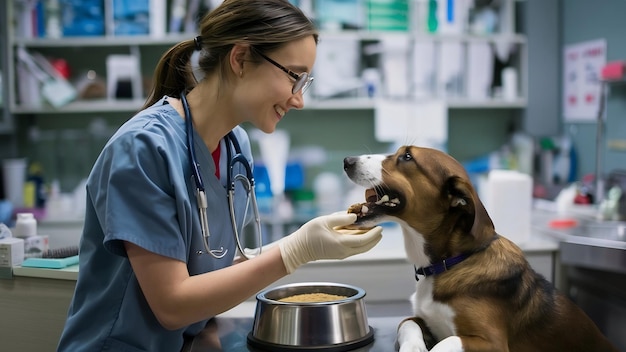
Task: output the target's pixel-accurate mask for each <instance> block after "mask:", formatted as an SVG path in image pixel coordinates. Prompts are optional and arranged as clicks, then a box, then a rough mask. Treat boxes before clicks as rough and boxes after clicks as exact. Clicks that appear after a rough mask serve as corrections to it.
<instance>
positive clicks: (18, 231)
mask: <svg viewBox="0 0 626 352" xmlns="http://www.w3.org/2000/svg"><path fill="white" fill-rule="evenodd" d="M13 235H15V237H19V238H28V237H31V236H36V235H37V219H35V216H34V215H33V213H17V219H16V221H15V231H13Z"/></svg>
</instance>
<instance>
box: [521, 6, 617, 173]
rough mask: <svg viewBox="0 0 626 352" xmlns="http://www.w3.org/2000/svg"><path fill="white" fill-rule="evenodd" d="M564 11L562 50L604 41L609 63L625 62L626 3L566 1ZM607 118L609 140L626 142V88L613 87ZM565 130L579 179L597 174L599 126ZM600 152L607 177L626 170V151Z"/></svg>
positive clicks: (572, 125) (575, 126)
mask: <svg viewBox="0 0 626 352" xmlns="http://www.w3.org/2000/svg"><path fill="white" fill-rule="evenodd" d="M600 4H601V5H600ZM561 8H562V16H561V17H562V27H561V28H562V29H561V31H562V44H563V46H565V45H568V44H574V43H579V42H584V41H588V40H595V39H601V38H604V39H606V42H607V62H609V61H614V60H626V41H625V40H624V33H626V21H624V14H626V1H623V0H601V1H589V0H565V1H563V5H562V7H561ZM531 69H532V68H531ZM606 118H607V121H606V140H607V141H608V140H626V87H624V86H612V87H611V89H610V95H609V98H608V102H607V107H606ZM563 130H564V131H566V132H567V133H570V134H571V135H572V137H573V141H574V145H575V147H576V149H577V151H578V155H579V167H578V170H579V175H584V174H588V173H594V170H595V162H596V158H595V143H596V142H595V137H596V123H595V122H594V123H565V124H564V129H563ZM601 149H602V153H603V155H604V160H603V164H604V167H603V171H604V172H605V173H608V172H609V171H611V170H613V169H626V152H625V151H618V150H613V149H610V148H608V147H607V145H606V143H605V144H604V145H603V146H602V148H601Z"/></svg>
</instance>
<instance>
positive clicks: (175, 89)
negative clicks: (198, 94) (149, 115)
mask: <svg viewBox="0 0 626 352" xmlns="http://www.w3.org/2000/svg"><path fill="white" fill-rule="evenodd" d="M194 50H196V43H195V41H194V39H189V40H185V41H183V42H180V43H178V44H176V45H174V46H173V47H171V48H170V49H169V50H168V51H167V52H165V54H163V56H161V59H160V60H159V62H158V63H157V66H156V68H155V70H154V75H153V82H152V87H151V88H150V93H149V94H148V98H147V99H146V102H145V103H144V106H143V107H142V109H145V108H148V107H150V106H152V105H153V104H154V103H156V102H157V101H159V99H161V98H162V97H163V96H164V95H167V96H170V97H175V98H178V97H180V93H181V92H182V91H183V90H184V91H185V92H187V91H189V90H190V89H191V88H193V87H194V86H195V85H196V80H195V78H194V76H193V72H192V67H191V64H190V62H189V59H190V57H191V55H192V54H193V52H194Z"/></svg>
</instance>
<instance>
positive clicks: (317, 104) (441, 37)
mask: <svg viewBox="0 0 626 352" xmlns="http://www.w3.org/2000/svg"><path fill="white" fill-rule="evenodd" d="M13 1H14V0H9V1H7V2H6V10H7V11H6V13H7V14H8V17H9V18H14V17H12V16H14V13H13V6H12V4H13ZM417 1H422V0H411V3H416V2H417ZM507 1H511V2H512V3H513V4H514V3H516V2H519V1H520V0H507ZM508 8H509V10H508V11H509V12H510V13H508V14H506V16H508V17H509V18H514V11H515V6H508ZM503 33H504V34H493V35H481V36H479V35H471V34H432V35H431V34H425V33H417V32H416V31H415V30H409V31H408V32H400V31H368V30H346V31H323V32H322V34H321V37H322V38H325V39H333V38H350V39H354V40H358V41H368V42H372V41H374V42H375V41H378V40H381V39H383V38H389V37H402V38H408V40H410V41H412V42H424V41H429V42H433V43H435V44H440V43H460V44H461V45H463V46H464V49H463V50H465V51H467V46H468V45H470V44H472V43H488V44H496V43H507V44H512V45H515V46H517V48H518V51H517V53H516V66H517V67H516V69H517V72H518V76H519V89H518V90H519V93H520V94H519V95H520V97H519V98H517V99H514V100H503V99H499V98H498V99H496V98H487V99H480V100H474V99H469V98H464V97H454V98H443V99H444V100H445V102H446V104H447V106H448V108H450V109H523V108H525V106H526V103H527V101H526V96H527V94H526V87H527V81H526V72H527V70H528V67H527V59H526V56H527V53H526V46H527V43H526V37H525V36H524V35H522V34H519V33H515V32H514V31H513V30H512V29H507V30H505V31H503ZM508 33H510V34H508ZM190 37H191V35H190V34H167V35H165V36H163V37H156V38H155V37H151V36H149V35H140V36H111V35H105V36H101V37H66V38H59V39H49V38H19V37H16V35H15V32H14V30H13V28H11V27H9V28H8V35H7V44H8V45H7V53H8V55H7V56H8V57H14V55H15V50H16V48H18V47H23V48H26V49H27V50H33V51H41V52H44V53H53V54H55V55H57V56H59V57H63V55H64V54H65V55H67V52H68V50H70V49H71V50H72V52H71V56H72V57H74V56H76V57H78V55H82V54H81V53H85V52H89V51H94V50H100V52H106V51H107V50H109V51H111V52H120V51H122V52H123V51H127V52H129V53H137V54H138V55H140V56H141V60H142V65H143V66H144V67H142V70H145V69H152V67H154V64H156V61H157V60H158V58H157V57H154V55H146V54H144V51H146V50H151V51H152V52H163V51H164V50H166V49H167V48H168V47H170V46H171V45H174V44H175V43H178V42H180V41H182V40H187V39H189V38H190ZM98 59H99V60H104V58H98ZM147 59H150V60H152V61H153V63H152V62H151V63H146V64H144V63H143V60H147ZM74 60H76V58H74ZM80 64H82V65H88V64H91V63H86V62H78V63H77V65H80ZM95 64H97V63H94V65H95ZM99 65H100V66H103V64H101V63H100V64H99ZM14 66H15V65H14V60H10V62H9V64H8V68H7V71H8V72H6V74H5V76H6V78H5V81H6V83H5V87H7V88H9V89H8V90H9V94H8V97H7V98H8V101H7V104H6V105H8V109H9V112H10V113H11V114H13V115H40V114H43V115H47V114H55V113H69V114H80V113H107V112H112V113H115V112H131V111H136V110H138V109H139V108H140V107H141V106H142V104H143V101H142V99H128V100H122V99H119V100H112V99H95V100H76V101H73V102H71V103H69V104H67V105H65V106H63V107H60V108H54V107H52V106H50V105H48V104H46V103H44V104H43V105H41V106H28V105H24V104H20V103H19V101H18V98H17V95H16V93H15V92H16V89H10V87H16V84H18V83H19V82H17V81H18V79H17V77H16V70H15V67H14ZM83 68H84V67H83ZM79 69H80V68H79ZM142 73H143V72H142ZM314 73H315V72H314ZM143 74H145V73H143ZM16 82H17V83H16ZM379 99H380V98H379ZM383 99H384V97H383ZM394 99H398V98H394ZM401 99H404V100H415V99H414V98H411V97H406V98H401ZM440 99H441V98H440ZM375 106H376V99H369V98H364V97H355V98H352V97H349V98H330V99H318V98H316V97H315V96H307V97H306V107H305V109H311V110H347V109H351V110H372V109H374V108H375Z"/></svg>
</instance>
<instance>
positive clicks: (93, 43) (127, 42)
mask: <svg viewBox="0 0 626 352" xmlns="http://www.w3.org/2000/svg"><path fill="white" fill-rule="evenodd" d="M193 35H194V34H193V33H189V34H168V35H165V36H162V37H151V36H147V35H131V36H92V37H65V38H59V39H51V38H14V39H13V45H16V46H23V47H26V48H63V47H108V46H132V45H139V46H149V45H152V46H159V45H174V44H176V43H178V42H181V41H184V40H189V39H192V38H193ZM320 36H321V38H324V39H336V38H345V39H358V40H372V41H378V40H380V39H383V38H394V37H395V38H410V39H412V40H414V41H434V42H466V43H471V42H489V43H498V42H504V43H512V44H525V43H526V37H525V36H524V35H521V34H490V35H473V34H426V33H424V34H415V33H412V32H393V31H361V30H354V31H349V30H346V31H322V32H321V34H320Z"/></svg>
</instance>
